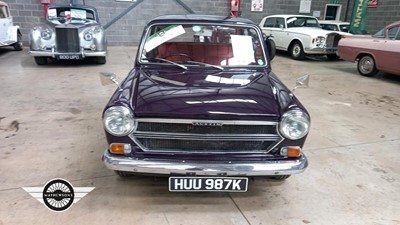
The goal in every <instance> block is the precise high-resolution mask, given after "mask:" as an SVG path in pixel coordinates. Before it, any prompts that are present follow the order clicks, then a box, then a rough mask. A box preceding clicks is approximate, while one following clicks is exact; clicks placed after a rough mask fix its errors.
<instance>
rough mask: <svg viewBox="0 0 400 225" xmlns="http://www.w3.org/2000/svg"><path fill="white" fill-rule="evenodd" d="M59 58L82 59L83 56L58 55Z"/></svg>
mask: <svg viewBox="0 0 400 225" xmlns="http://www.w3.org/2000/svg"><path fill="white" fill-rule="evenodd" d="M57 59H65V60H79V59H81V56H80V55H57Z"/></svg>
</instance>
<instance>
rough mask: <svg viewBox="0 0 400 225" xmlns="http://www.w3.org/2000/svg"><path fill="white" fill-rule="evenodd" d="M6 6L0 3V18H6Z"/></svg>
mask: <svg viewBox="0 0 400 225" xmlns="http://www.w3.org/2000/svg"><path fill="white" fill-rule="evenodd" d="M7 14H8V13H7V7H6V6H5V5H0V18H7V17H8V16H7Z"/></svg>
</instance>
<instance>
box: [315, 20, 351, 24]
mask: <svg viewBox="0 0 400 225" xmlns="http://www.w3.org/2000/svg"><path fill="white" fill-rule="evenodd" d="M318 22H319V23H329V24H346V25H349V24H350V23H349V22H343V21H335V20H318Z"/></svg>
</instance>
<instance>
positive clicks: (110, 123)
mask: <svg viewBox="0 0 400 225" xmlns="http://www.w3.org/2000/svg"><path fill="white" fill-rule="evenodd" d="M103 122H104V127H105V128H106V130H107V132H108V133H110V134H112V135H115V136H124V135H127V134H129V133H131V132H132V131H133V129H134V128H135V120H134V119H133V115H132V112H131V111H130V110H129V109H127V108H126V107H123V106H113V107H110V108H108V109H107V110H106V111H105V112H104V119H103Z"/></svg>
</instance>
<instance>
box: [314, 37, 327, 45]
mask: <svg viewBox="0 0 400 225" xmlns="http://www.w3.org/2000/svg"><path fill="white" fill-rule="evenodd" d="M315 42H317V44H321V43H324V42H325V37H317V39H316V40H315Z"/></svg>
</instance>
